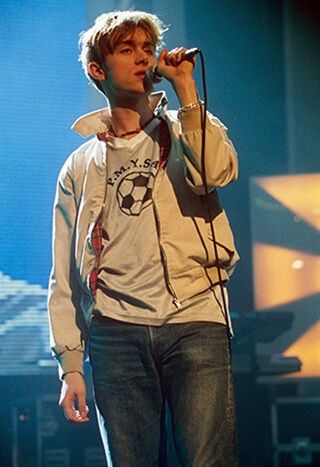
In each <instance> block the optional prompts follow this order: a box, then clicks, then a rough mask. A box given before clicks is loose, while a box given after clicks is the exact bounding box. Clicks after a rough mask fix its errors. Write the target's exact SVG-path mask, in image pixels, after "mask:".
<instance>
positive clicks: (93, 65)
mask: <svg viewBox="0 0 320 467" xmlns="http://www.w3.org/2000/svg"><path fill="white" fill-rule="evenodd" d="M88 74H89V75H90V76H92V78H94V79H96V80H97V81H104V80H105V79H106V78H107V76H106V73H105V72H104V70H103V69H102V68H101V66H100V65H99V64H98V63H97V62H90V63H89V65H88Z"/></svg>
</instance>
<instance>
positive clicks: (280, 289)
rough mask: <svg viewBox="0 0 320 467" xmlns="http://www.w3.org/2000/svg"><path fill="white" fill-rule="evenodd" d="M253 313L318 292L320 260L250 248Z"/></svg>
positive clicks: (265, 246)
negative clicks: (251, 249) (251, 252)
mask: <svg viewBox="0 0 320 467" xmlns="http://www.w3.org/2000/svg"><path fill="white" fill-rule="evenodd" d="M253 260H254V284H255V307H256V310H264V309H267V308H274V307H278V306H280V305H284V304H285V303H290V302H294V301H295V300H300V299H302V298H306V297H308V296H311V295H314V294H317V293H319V292H320V257H319V256H316V255H312V254H308V253H304V252H302V251H298V250H291V249H289V248H284V247H280V246H275V245H268V244H262V243H256V244H254V246H253Z"/></svg>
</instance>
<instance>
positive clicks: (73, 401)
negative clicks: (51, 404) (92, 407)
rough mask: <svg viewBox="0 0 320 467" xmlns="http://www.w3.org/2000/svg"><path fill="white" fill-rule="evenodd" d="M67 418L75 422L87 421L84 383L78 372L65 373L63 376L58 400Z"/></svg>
mask: <svg viewBox="0 0 320 467" xmlns="http://www.w3.org/2000/svg"><path fill="white" fill-rule="evenodd" d="M59 405H60V407H62V408H63V410H64V413H65V416H66V418H67V420H69V421H71V422H76V423H85V422H88V421H89V418H88V416H87V414H88V410H89V409H88V406H87V405H86V384H85V381H84V378H83V376H82V375H81V374H80V373H77V372H72V373H67V374H66V375H65V376H64V378H63V383H62V388H61V394H60V400H59Z"/></svg>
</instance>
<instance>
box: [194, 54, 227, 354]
mask: <svg viewBox="0 0 320 467" xmlns="http://www.w3.org/2000/svg"><path fill="white" fill-rule="evenodd" d="M198 53H199V55H200V63H201V76H202V88H203V102H204V104H203V106H201V107H200V109H201V114H200V115H201V131H202V139H201V178H202V184H203V187H204V193H205V201H206V202H205V204H206V206H207V211H208V216H209V224H210V233H211V236H212V242H213V250H214V256H215V259H216V263H217V272H218V279H219V285H220V290H221V297H222V304H223V313H224V317H225V320H226V325H227V335H228V343H229V352H230V358H231V323H230V318H229V313H228V309H227V303H226V297H225V292H224V288H223V279H222V274H221V267H220V264H219V254H218V247H217V241H216V235H215V231H214V226H213V213H212V210H211V205H210V200H209V189H208V182H207V173H206V164H205V149H206V123H207V105H208V96H207V83H206V74H205V62H204V56H203V53H202V51H201V50H199V51H198Z"/></svg>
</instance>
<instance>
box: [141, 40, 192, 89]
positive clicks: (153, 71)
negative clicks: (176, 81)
mask: <svg viewBox="0 0 320 467" xmlns="http://www.w3.org/2000/svg"><path fill="white" fill-rule="evenodd" d="M199 52H200V49H199V48H198V47H193V48H192V49H187V50H186V51H185V53H184V55H183V59H184V60H190V59H192V58H193V57H194V56H195V55H197V53H199ZM148 75H149V78H150V79H151V81H153V82H154V83H160V81H161V80H162V78H163V76H161V75H160V73H159V72H158V66H157V65H154V66H153V67H151V68H150V69H149V71H148Z"/></svg>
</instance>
